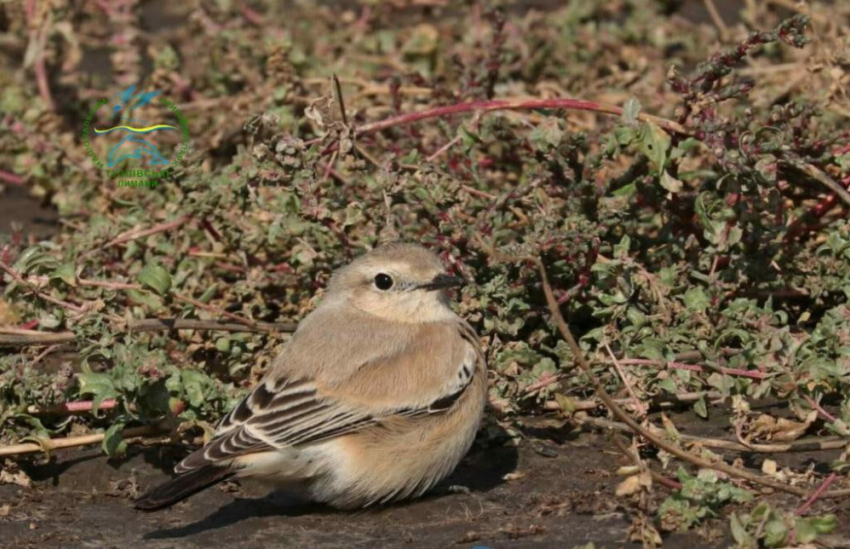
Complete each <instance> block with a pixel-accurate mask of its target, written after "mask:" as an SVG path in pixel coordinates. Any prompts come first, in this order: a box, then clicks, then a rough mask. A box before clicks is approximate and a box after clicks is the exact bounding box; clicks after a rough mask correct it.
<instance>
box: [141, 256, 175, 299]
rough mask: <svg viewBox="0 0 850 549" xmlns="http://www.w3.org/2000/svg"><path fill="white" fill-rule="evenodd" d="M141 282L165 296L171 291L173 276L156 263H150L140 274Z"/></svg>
mask: <svg viewBox="0 0 850 549" xmlns="http://www.w3.org/2000/svg"><path fill="white" fill-rule="evenodd" d="M139 282H140V283H142V284H144V285H145V286H147V287H148V288H150V289H152V290H153V291H154V292H156V293H157V294H159V295H160V296H163V295H165V294H167V293H168V290H170V289H171V276H170V275H169V274H168V271H166V270H165V269H164V268H163V267H161V266H159V265H157V264H156V263H149V264H148V265H147V266H146V267H145V268H144V269H142V272H141V273H139Z"/></svg>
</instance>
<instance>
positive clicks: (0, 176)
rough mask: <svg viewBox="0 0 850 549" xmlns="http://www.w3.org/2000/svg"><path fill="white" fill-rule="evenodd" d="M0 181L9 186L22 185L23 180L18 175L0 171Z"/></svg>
mask: <svg viewBox="0 0 850 549" xmlns="http://www.w3.org/2000/svg"><path fill="white" fill-rule="evenodd" d="M0 181H2V182H4V183H8V184H9V185H23V184H24V178H23V177H21V176H20V175H16V174H13V173H12V172H7V171H3V170H0Z"/></svg>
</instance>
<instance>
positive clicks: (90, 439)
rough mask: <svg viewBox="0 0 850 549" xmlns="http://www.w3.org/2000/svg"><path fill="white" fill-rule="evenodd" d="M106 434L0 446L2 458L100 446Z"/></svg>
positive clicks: (151, 430) (141, 431)
mask: <svg viewBox="0 0 850 549" xmlns="http://www.w3.org/2000/svg"><path fill="white" fill-rule="evenodd" d="M160 432H161V429H159V428H158V427H156V426H153V425H147V426H144V427H131V428H129V429H124V431H122V432H121V436H123V437H124V438H125V439H128V438H134V437H146V436H151V435H155V434H157V433H160ZM104 436H105V435H104V433H95V434H92V435H80V436H75V437H65V438H51V439H44V440H42V441H40V443H39V444H36V443H34V442H25V443H23V444H12V445H10V446H0V457H14V456H20V455H24V454H37V453H39V452H52V451H53V450H60V449H62V448H75V447H77V446H88V445H90V444H98V443H100V442H103V439H104Z"/></svg>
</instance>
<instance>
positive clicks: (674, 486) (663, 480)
mask: <svg viewBox="0 0 850 549" xmlns="http://www.w3.org/2000/svg"><path fill="white" fill-rule="evenodd" d="M629 432H631V431H629ZM612 438H613V439H614V444H616V445H617V447H618V448H619V449H620V451H621V452H623V455H625V456H626V457H627V458H629V460H630V461H631V462H632V463H634V464H635V465H637V466H638V467H640V468H642V469H646V470H647V471H649V474H650V475H651V476H652V480H654V481H656V482H658V483H659V484H663V485H664V486H666V487H667V488H670V489H671V490H678V489H680V488H681V487H682V483H681V482H679V481H678V480H673V479H672V478H667V477H665V476H664V475H662V474H661V473H657V472H655V471H653V470H652V468H651V467H650V466H649V465H647V464H646V463H644V462H643V460H641V459H640V456H638V455H636V454H635V453H634V452H633V451H632V449H631V448H629V447H628V446H627V445H626V444H625V443H624V442H623V441H622V440H620V437H618V436H614V437H612Z"/></svg>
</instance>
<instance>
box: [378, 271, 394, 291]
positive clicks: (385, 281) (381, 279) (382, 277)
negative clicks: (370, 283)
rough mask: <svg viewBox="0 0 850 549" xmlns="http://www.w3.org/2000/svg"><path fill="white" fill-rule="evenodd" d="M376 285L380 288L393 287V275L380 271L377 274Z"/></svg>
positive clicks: (387, 288)
mask: <svg viewBox="0 0 850 549" xmlns="http://www.w3.org/2000/svg"><path fill="white" fill-rule="evenodd" d="M375 287H376V288H378V289H379V290H389V289H390V288H392V287H393V277H391V276H390V275H388V274H384V273H378V274H376V275H375Z"/></svg>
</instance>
